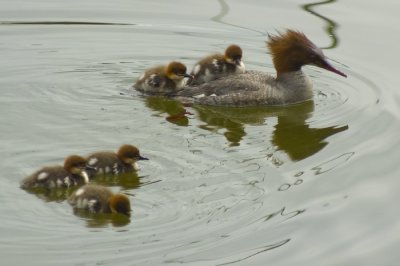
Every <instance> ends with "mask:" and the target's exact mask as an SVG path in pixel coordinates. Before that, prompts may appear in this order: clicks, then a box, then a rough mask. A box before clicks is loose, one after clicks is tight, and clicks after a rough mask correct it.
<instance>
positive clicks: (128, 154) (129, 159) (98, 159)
mask: <svg viewBox="0 0 400 266" xmlns="http://www.w3.org/2000/svg"><path fill="white" fill-rule="evenodd" d="M86 160H87V163H88V166H90V167H92V168H93V169H94V171H95V172H96V174H103V175H119V174H122V173H128V172H131V171H135V170H139V166H138V164H137V161H140V160H148V158H145V157H143V156H141V155H140V152H139V149H138V148H136V147H135V146H132V145H129V144H124V145H122V146H121V147H120V148H119V149H118V151H117V153H115V152H112V151H102V152H101V151H100V152H95V153H92V154H90V155H89V156H88V157H87V158H86Z"/></svg>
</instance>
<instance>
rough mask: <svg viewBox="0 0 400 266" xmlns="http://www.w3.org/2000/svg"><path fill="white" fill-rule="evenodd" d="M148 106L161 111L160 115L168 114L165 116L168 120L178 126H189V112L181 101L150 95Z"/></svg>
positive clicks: (147, 101)
mask: <svg viewBox="0 0 400 266" xmlns="http://www.w3.org/2000/svg"><path fill="white" fill-rule="evenodd" d="M146 106H147V107H149V108H150V109H152V110H154V111H157V112H159V114H158V115H162V114H164V113H166V114H167V117H166V118H165V119H166V120H167V121H168V122H170V123H172V124H175V125H178V126H188V125H189V119H188V115H192V114H191V113H190V112H188V111H187V110H186V109H185V108H184V107H183V106H182V104H181V103H180V102H178V101H175V100H172V99H167V98H164V97H160V96H150V97H147V98H146Z"/></svg>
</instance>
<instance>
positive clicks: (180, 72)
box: [165, 61, 192, 81]
mask: <svg viewBox="0 0 400 266" xmlns="http://www.w3.org/2000/svg"><path fill="white" fill-rule="evenodd" d="M186 71H187V70H186V66H185V65H184V64H182V63H181V62H176V61H173V62H171V63H169V64H168V65H167V66H166V68H165V75H166V76H167V77H168V78H169V79H171V80H174V81H181V80H182V79H184V78H192V76H191V75H189V74H187V73H186Z"/></svg>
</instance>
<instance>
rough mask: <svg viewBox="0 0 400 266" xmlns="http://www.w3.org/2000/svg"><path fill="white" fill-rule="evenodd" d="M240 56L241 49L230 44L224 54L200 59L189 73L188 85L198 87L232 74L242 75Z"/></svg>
mask: <svg viewBox="0 0 400 266" xmlns="http://www.w3.org/2000/svg"><path fill="white" fill-rule="evenodd" d="M242 54H243V53H242V49H241V48H240V47H239V46H237V45H234V44H232V45H229V46H228V47H227V48H226V49H225V54H213V55H209V56H207V57H205V58H203V59H201V60H200V61H198V62H197V63H196V65H195V66H194V68H193V70H192V72H191V73H190V74H191V75H192V76H193V80H191V81H190V85H199V84H202V83H205V82H209V81H212V80H214V79H217V78H219V77H223V76H226V75H229V74H233V73H236V74H241V73H244V72H245V66H244V64H243V62H242Z"/></svg>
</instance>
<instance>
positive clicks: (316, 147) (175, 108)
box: [147, 97, 348, 161]
mask: <svg viewBox="0 0 400 266" xmlns="http://www.w3.org/2000/svg"><path fill="white" fill-rule="evenodd" d="M147 99H150V98H147ZM153 100H154V99H153ZM147 103H149V101H147ZM151 103H152V104H151V105H149V104H147V106H148V107H151V108H152V109H154V110H157V111H159V112H163V113H164V112H165V113H168V114H174V113H178V112H182V111H183V110H184V108H183V106H182V105H181V104H180V103H179V102H178V101H174V100H170V99H165V98H162V97H157V101H151ZM193 109H195V110H196V111H197V115H196V117H198V118H199V120H201V121H203V122H205V124H204V125H201V126H200V128H202V129H205V130H208V131H211V132H215V131H218V130H220V129H226V131H225V132H224V136H225V138H226V139H227V140H228V141H229V143H230V146H238V145H240V142H241V141H242V139H243V137H244V136H246V135H247V133H246V129H245V126H246V125H263V124H265V120H266V119H267V118H269V117H277V119H278V122H277V124H276V125H275V130H274V131H273V135H272V137H271V142H272V144H273V145H275V146H276V148H277V150H281V151H283V152H285V153H286V154H287V155H288V156H289V157H290V159H292V160H295V161H296V160H301V159H305V158H307V157H309V156H311V155H313V154H315V153H317V152H318V151H320V150H321V149H322V148H324V147H325V146H326V145H327V144H328V142H327V141H325V139H326V138H327V137H329V136H332V135H334V134H336V133H339V132H342V131H345V130H347V129H348V126H347V125H346V126H341V127H336V126H332V127H326V128H310V126H309V125H308V124H307V123H306V120H307V119H308V118H310V117H311V116H312V112H313V111H314V102H313V101H306V102H304V103H301V104H296V105H289V106H285V107H267V106H259V107H246V108H235V107H222V106H204V105H195V106H193ZM188 121H189V120H188V119H187V118H186V117H185V123H186V124H185V125H188Z"/></svg>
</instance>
